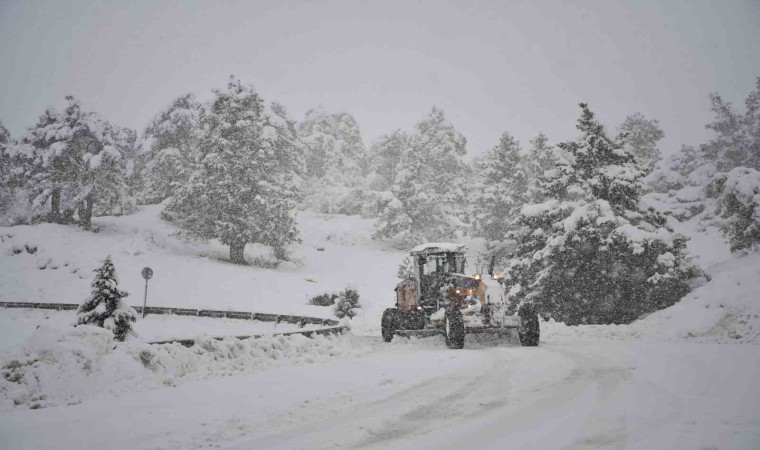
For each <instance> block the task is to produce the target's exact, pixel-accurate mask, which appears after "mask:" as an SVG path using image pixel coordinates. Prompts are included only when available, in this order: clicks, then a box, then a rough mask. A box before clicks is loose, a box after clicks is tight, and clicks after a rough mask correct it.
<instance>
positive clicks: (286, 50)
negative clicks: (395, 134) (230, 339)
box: [0, 0, 760, 153]
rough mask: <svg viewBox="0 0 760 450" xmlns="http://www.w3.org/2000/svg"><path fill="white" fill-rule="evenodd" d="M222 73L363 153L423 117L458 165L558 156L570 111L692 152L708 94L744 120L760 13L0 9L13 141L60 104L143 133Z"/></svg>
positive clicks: (174, 5) (374, 6) (691, 8)
mask: <svg viewBox="0 0 760 450" xmlns="http://www.w3.org/2000/svg"><path fill="white" fill-rule="evenodd" d="M575 3H577V4H578V5H582V6H578V5H575ZM233 73H234V74H236V75H237V76H238V77H239V78H241V79H242V80H243V81H244V82H250V83H253V84H254V85H255V86H256V88H257V90H258V91H259V93H260V94H261V95H262V96H263V97H264V98H265V99H267V100H277V101H279V102H281V103H283V104H284V105H285V106H286V107H287V108H288V110H289V112H290V114H291V115H292V116H294V117H295V118H297V119H301V118H302V117H303V114H304V113H305V111H306V110H307V109H308V108H311V107H314V106H317V105H320V104H321V105H323V106H324V108H325V109H326V110H328V111H347V112H349V113H351V114H353V115H354V117H356V119H357V120H358V122H359V124H360V126H361V128H362V132H363V135H364V139H365V142H366V143H367V144H368V145H369V143H370V142H371V141H372V140H373V139H375V138H376V137H378V136H379V135H381V134H383V133H386V132H390V131H392V130H394V129H397V128H401V129H411V128H412V127H413V125H414V124H415V123H416V122H417V121H419V120H420V119H422V118H423V117H424V115H425V114H426V113H427V112H428V111H429V110H430V108H431V107H432V106H433V105H438V106H440V107H442V108H443V109H444V110H445V111H446V113H447V115H448V118H449V120H450V121H451V122H452V123H453V124H454V125H455V127H457V128H458V129H459V130H460V131H461V132H462V133H464V135H465V136H466V137H467V139H468V141H469V143H470V152H471V153H481V152H483V151H485V150H486V149H488V148H490V147H492V146H493V145H495V144H496V143H497V141H498V138H499V135H500V134H501V133H502V132H504V131H509V132H510V133H512V134H513V135H515V136H516V137H517V138H518V139H519V140H520V141H521V142H522V143H523V144H525V145H527V141H528V140H529V139H531V138H533V137H534V136H535V135H536V134H537V133H538V132H539V131H544V132H545V133H546V134H547V135H548V136H549V139H550V141H551V142H552V143H556V142H558V141H561V140H565V139H570V138H573V137H575V128H574V126H575V120H576V118H577V117H578V111H579V110H578V108H577V103H578V102H580V101H585V102H588V103H589V104H590V105H591V108H592V110H593V111H595V112H596V113H597V115H598V116H599V117H600V118H601V119H602V120H603V122H605V123H606V124H608V125H609V126H611V127H613V128H614V127H615V126H617V125H618V124H619V123H620V122H622V120H623V119H624V118H625V116H626V115H627V114H630V113H633V112H636V111H640V112H642V113H643V114H644V115H646V116H647V117H651V118H657V119H659V120H660V122H661V124H662V126H663V128H664V130H665V133H666V139H665V140H664V141H663V144H662V145H661V149H662V150H663V151H664V152H666V153H669V152H672V151H674V150H676V149H677V148H679V147H680V145H681V144H682V143H692V144H696V143H700V142H703V141H705V140H706V138H707V136H708V133H707V132H706V131H705V130H704V125H705V123H707V122H708V121H709V120H710V117H711V114H710V112H709V103H708V99H707V95H708V93H710V92H719V93H721V94H722V95H723V97H724V98H725V99H727V100H730V101H733V102H735V103H738V104H739V105H741V106H743V100H744V98H745V97H746V95H747V94H748V93H749V92H750V91H751V90H752V88H753V87H754V84H755V78H756V77H757V76H760V1H758V0H713V1H694V0H668V1H664V0H663V1H662V2H654V1H637V2H634V1H631V2H619V1H610V0H602V1H593V2H592V1H583V2H547V1H479V2H476V1H466V0H463V1H458V2H444V1H440V0H436V1H389V0H385V1H357V0H354V1H322V2H316V1H313V2H295V1H287V0H275V1H249V2H231V1H218V2H211V1H209V2H190V1H181V2H180V1H130V2H127V1H122V2H109V1H87V2H84V1H47V2H44V1H33V0H19V1H9V0H0V121H2V122H3V123H4V124H5V126H6V127H7V128H8V129H9V130H10V131H11V133H12V135H13V136H19V135H21V134H22V133H23V131H24V130H25V129H26V127H29V126H31V125H33V124H34V122H35V121H36V118H37V117H38V116H39V115H40V114H41V113H42V111H43V110H44V108H45V107H47V106H51V105H52V106H56V107H61V106H62V105H63V98H64V96H65V95H67V94H73V95H75V96H76V97H78V98H80V99H81V100H82V101H83V103H84V106H85V108H86V109H88V110H94V111H97V112H98V113H100V114H101V115H103V116H104V117H105V118H107V119H109V120H111V121H113V122H115V123H118V124H120V125H122V126H128V127H131V128H136V129H138V131H142V130H143V128H144V127H145V125H146V124H147V122H148V121H149V120H150V119H151V118H152V117H153V116H154V115H155V114H156V113H158V112H159V111H160V110H161V109H162V108H164V107H165V106H166V105H167V104H168V103H169V102H170V101H171V100H172V99H173V98H175V97H177V96H179V95H181V94H183V93H185V92H188V91H190V92H194V93H196V95H198V96H199V97H201V98H204V97H207V96H208V92H209V91H210V90H211V89H212V88H215V87H222V86H223V85H224V84H225V83H226V80H227V77H228V76H229V74H233Z"/></svg>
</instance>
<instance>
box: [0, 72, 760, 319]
mask: <svg viewBox="0 0 760 450" xmlns="http://www.w3.org/2000/svg"><path fill="white" fill-rule="evenodd" d="M711 102H712V110H713V112H714V113H715V120H714V122H712V123H710V124H708V128H710V129H711V130H713V131H714V138H713V139H712V140H710V142H708V143H705V144H703V145H700V146H698V147H684V148H683V149H682V150H681V152H679V153H677V154H674V155H671V156H669V157H667V158H664V159H663V158H662V157H661V152H660V150H659V148H658V142H659V141H660V140H661V139H662V138H663V136H664V132H663V130H662V129H661V128H660V126H659V123H658V122H657V121H656V120H653V119H649V118H646V117H644V116H643V115H641V114H638V113H636V114H632V115H630V116H628V117H627V118H626V119H625V121H624V122H623V123H622V124H620V125H619V126H618V127H617V130H616V133H615V134H614V135H611V134H609V133H608V132H607V131H606V130H605V129H604V127H603V126H602V125H601V124H600V122H599V121H598V120H597V119H596V118H595V116H594V114H593V112H592V111H591V109H590V108H589V106H588V105H585V104H581V111H580V118H579V120H578V125H577V126H578V130H579V137H578V139H576V140H573V141H567V142H560V143H556V144H551V143H550V141H549V137H547V136H545V135H543V134H539V135H538V136H536V137H535V138H534V139H532V140H531V141H530V142H529V143H528V145H527V146H525V147H523V146H522V145H521V143H520V142H519V141H517V140H516V139H515V138H514V137H513V136H511V135H510V134H509V133H508V132H507V131H505V133H504V134H503V135H502V137H501V138H500V139H499V141H498V142H496V143H495V145H494V147H493V148H492V149H490V150H489V151H488V152H486V153H485V154H484V155H482V156H480V157H478V158H475V159H474V160H472V161H471V162H467V160H466V156H467V153H468V146H467V140H466V138H465V137H464V135H462V133H460V132H459V131H458V130H457V129H456V128H455V126H454V125H453V124H452V123H450V122H449V121H448V120H447V119H446V115H445V112H444V111H443V110H441V109H439V108H437V107H433V108H432V109H431V110H430V112H429V113H428V114H427V115H426V116H425V117H422V118H421V120H420V121H419V122H418V123H416V124H415V125H414V128H413V129H411V131H403V130H400V129H398V130H393V131H389V133H388V134H386V135H383V136H381V137H380V138H378V139H376V140H375V141H374V142H373V143H372V144H371V145H369V146H368V147H366V146H365V143H364V140H363V138H362V135H361V131H360V127H359V124H358V123H357V121H356V120H355V119H354V118H353V117H352V116H351V115H350V114H348V113H346V112H338V113H330V112H327V111H325V110H324V109H323V108H321V107H318V108H314V109H312V110H309V111H307V113H306V115H305V117H304V119H303V120H301V121H297V120H295V119H293V118H291V117H290V116H289V115H288V113H287V111H286V110H285V108H284V107H283V106H282V105H280V104H278V103H277V102H273V101H266V100H264V99H263V98H262V97H261V96H260V95H259V94H258V93H257V92H256V91H255V90H254V89H253V88H252V87H251V86H249V85H246V84H244V83H242V82H241V81H239V80H237V79H236V78H234V77H231V78H230V80H229V82H228V83H227V86H226V88H224V89H218V90H215V91H213V98H212V99H211V100H210V101H208V102H199V101H198V100H197V99H196V98H195V96H194V95H193V94H185V95H183V96H180V97H178V98H177V99H176V100H174V101H173V102H172V103H171V104H170V105H169V106H168V107H167V108H166V109H165V110H163V111H161V112H159V113H158V114H157V115H156V117H155V118H154V119H153V120H152V121H151V122H150V123H149V124H148V125H147V126H146V128H145V129H144V130H143V132H142V134H141V136H140V137H139V138H138V134H137V132H136V131H134V130H129V129H125V128H121V127H119V126H116V125H113V124H111V123H109V122H108V121H107V120H105V119H103V118H101V117H100V116H98V115H97V114H96V113H94V112H89V111H86V110H85V109H84V108H83V107H82V105H81V104H80V103H79V102H78V101H77V100H76V99H73V98H71V97H67V103H66V106H65V108H64V110H63V111H56V110H54V109H48V110H46V111H44V112H43V114H42V115H41V116H40V118H39V119H38V121H37V123H36V124H35V125H34V126H32V127H30V128H29V129H28V131H27V132H26V133H25V134H24V135H23V136H21V137H20V138H18V139H13V138H12V137H11V136H10V135H9V133H8V132H7V130H5V128H3V127H2V126H0V150H2V151H1V152H0V158H1V159H2V161H1V162H2V166H0V167H1V170H0V177H2V178H1V179H0V181H2V183H0V212H2V218H3V219H4V220H5V221H6V222H8V223H24V222H30V221H49V222H56V223H69V224H78V225H80V226H82V227H84V228H89V227H91V218H92V216H93V215H95V216H98V215H107V214H128V213H130V212H131V211H132V210H133V209H134V208H135V206H136V205H137V204H156V203H162V202H163V203H164V208H163V217H164V218H165V219H166V220H170V221H173V222H174V223H176V224H177V225H178V226H179V227H180V228H181V229H182V230H183V233H186V234H187V235H190V236H194V237H198V238H202V239H219V240H220V241H221V242H222V243H223V244H225V245H228V246H229V248H230V259H231V260H232V261H233V262H236V263H244V262H245V258H244V250H245V246H246V245H247V244H254V243H256V244H263V245H266V246H269V247H270V248H271V249H272V250H273V254H274V255H275V256H276V258H277V259H278V260H285V259H287V258H288V249H289V248H290V247H291V245H292V244H293V243H294V242H297V241H298V229H297V220H296V213H297V211H298V210H299V209H307V208H312V209H314V210H316V211H319V212H323V213H330V214H332V213H340V214H359V215H362V216H364V217H366V218H371V219H373V220H374V221H375V233H374V235H373V238H375V239H377V240H382V241H385V242H387V243H388V245H390V246H393V247H396V248H400V249H408V248H409V247H411V246H413V245H416V244H419V243H421V242H425V241H444V240H458V239H461V238H463V237H477V238H481V239H483V241H484V242H485V246H486V248H487V250H488V251H489V252H490V254H491V255H492V264H491V265H492V268H494V270H497V271H498V270H504V272H505V273H506V274H508V276H509V279H508V280H507V283H508V284H509V285H510V289H511V295H514V296H515V297H517V298H520V299H524V300H526V301H533V302H535V303H538V304H539V305H540V307H541V309H542V310H543V311H544V313H545V314H548V315H552V316H553V317H555V318H557V319H559V320H565V321H567V322H571V323H581V322H621V321H630V320H632V319H633V318H635V317H636V316H637V315H640V314H641V313H643V312H648V311H652V310H655V309H659V308H662V307H664V306H668V304H670V303H672V302H674V301H676V300H677V299H678V298H680V297H681V296H682V295H683V294H684V293H685V292H686V291H687V290H688V287H687V285H686V281H687V280H688V279H689V278H691V277H693V276H695V275H696V274H697V273H698V272H699V271H698V269H697V268H696V267H694V266H692V265H691V264H690V263H689V262H688V260H687V258H686V257H685V255H684V253H685V252H684V248H685V238H683V237H682V236H680V235H678V234H677V233H674V232H673V230H672V229H671V228H670V227H669V225H668V220H667V217H666V216H667V215H671V216H673V217H675V218H677V219H679V220H685V219H689V218H692V217H694V216H697V215H700V220H702V221H703V222H704V223H705V224H706V225H715V226H719V227H720V228H721V229H723V230H724V232H725V233H726V235H727V236H728V237H729V238H730V240H731V244H732V249H733V250H735V251H742V250H745V249H749V248H751V247H753V246H754V245H756V244H757V242H758V241H759V240H760V229H759V228H758V223H760V220H759V216H760V209H759V208H757V205H758V203H759V202H760V196H759V195H758V186H760V176H759V175H758V170H759V169H760V156H759V155H760V151H759V150H758V148H759V146H760V138H759V136H760V81H758V86H757V87H756V89H755V90H754V91H753V92H752V93H751V94H750V95H749V97H748V98H747V100H746V112H744V113H741V112H737V111H736V109H735V108H734V107H733V106H732V105H731V104H729V103H726V102H725V101H723V100H722V98H721V97H720V96H719V95H712V96H711ZM579 262H580V264H579Z"/></svg>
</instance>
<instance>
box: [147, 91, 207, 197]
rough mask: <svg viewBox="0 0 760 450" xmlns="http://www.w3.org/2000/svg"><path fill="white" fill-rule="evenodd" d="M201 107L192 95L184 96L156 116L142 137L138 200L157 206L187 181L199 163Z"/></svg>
mask: <svg viewBox="0 0 760 450" xmlns="http://www.w3.org/2000/svg"><path fill="white" fill-rule="evenodd" d="M201 112H202V106H201V104H200V103H199V102H198V101H197V100H196V99H195V96H194V95H193V94H185V95H183V96H181V97H179V98H177V99H175V100H174V101H173V102H172V104H171V105H170V106H169V107H168V108H167V109H166V110H165V111H162V112H161V113H159V114H158V115H157V116H156V117H155V118H154V119H153V120H152V121H151V122H150V124H148V126H147V127H146V128H145V132H144V133H143V147H144V148H143V152H142V153H141V154H140V157H139V159H138V166H139V172H140V173H141V175H142V177H143V178H144V180H145V187H144V192H143V193H142V194H141V200H142V201H144V202H145V203H160V202H161V201H163V200H165V199H167V198H169V197H170V196H172V195H174V192H175V191H176V190H177V189H178V188H179V186H181V185H183V184H184V183H186V182H187V180H188V179H189V178H190V171H191V170H192V168H193V167H194V166H195V165H196V164H197V163H198V155H199V149H198V143H199V139H200V132H199V130H200V118H201Z"/></svg>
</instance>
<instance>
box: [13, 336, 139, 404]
mask: <svg viewBox="0 0 760 450" xmlns="http://www.w3.org/2000/svg"><path fill="white" fill-rule="evenodd" d="M0 375H2V376H0V410H6V409H10V408H13V407H14V406H24V407H29V408H41V407H45V406H52V405H65V404H75V403H79V402H80V401H81V400H82V399H83V398H87V397H91V396H93V395H101V394H104V393H111V394H120V393H125V392H128V391H130V390H133V389H135V388H139V387H140V386H142V385H145V384H146V383H147V384H154V382H152V379H153V378H152V377H151V376H150V373H149V372H147V371H146V370H145V369H144V368H143V367H142V366H141V364H140V363H139V362H138V360H137V359H135V358H134V357H132V356H131V355H129V354H128V353H127V352H125V351H123V350H122V347H121V346H116V344H115V341H114V340H113V333H112V332H111V331H109V330H106V329H102V328H98V327H93V326H87V325H84V326H79V327H76V328H73V327H71V328H69V329H67V330H65V331H62V330H59V329H55V328H50V327H45V326H41V327H39V328H38V329H37V330H35V332H34V333H33V334H32V335H31V336H30V337H29V338H28V339H27V340H26V341H25V342H24V343H23V344H22V346H21V348H20V349H15V350H14V351H13V352H5V353H2V354H0Z"/></svg>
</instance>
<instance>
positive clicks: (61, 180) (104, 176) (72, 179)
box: [24, 97, 132, 229]
mask: <svg viewBox="0 0 760 450" xmlns="http://www.w3.org/2000/svg"><path fill="white" fill-rule="evenodd" d="M66 100H67V106H66V108H65V109H64V111H63V112H62V113H59V112H57V111H55V110H47V111H45V113H44V114H43V115H42V116H40V118H39V120H38V122H37V125H36V126H35V127H34V128H32V129H31V130H29V132H28V133H27V135H26V136H25V137H24V143H28V144H30V145H31V146H33V147H34V149H35V150H34V163H33V164H34V168H33V169H32V171H33V175H32V176H31V179H30V181H29V186H30V188H31V190H32V192H33V194H34V195H35V203H36V204H38V205H42V204H45V203H47V202H48V201H50V208H51V212H50V215H49V219H50V220H51V221H53V222H65V221H70V220H73V219H72V217H73V214H74V211H75V210H76V211H77V213H78V215H79V221H80V224H81V225H82V226H83V227H84V228H87V229H88V228H89V227H90V225H91V218H92V213H93V208H94V207H95V204H96V203H98V202H101V204H103V210H104V212H111V213H113V212H114V211H112V210H110V208H117V209H118V211H117V212H122V213H123V212H126V211H127V210H129V209H130V207H131V205H132V199H131V198H130V197H129V195H128V189H127V188H126V183H125V181H124V172H125V161H124V159H123V158H122V155H121V153H120V152H119V148H118V147H119V146H124V145H125V144H124V142H119V140H118V137H119V135H120V131H117V129H116V128H115V127H113V126H112V125H110V124H109V123H108V122H106V121H104V120H102V119H101V118H100V117H98V116H97V115H96V114H95V113H91V112H85V111H83V110H82V108H81V105H80V104H79V102H78V101H76V100H75V99H74V98H73V97H66ZM103 161H110V162H109V163H107V164H101V162H103ZM101 171H102V172H104V173H101ZM104 199H106V203H103V201H104ZM115 199H117V200H118V201H117V200H115ZM116 203H118V205H116Z"/></svg>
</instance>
